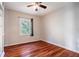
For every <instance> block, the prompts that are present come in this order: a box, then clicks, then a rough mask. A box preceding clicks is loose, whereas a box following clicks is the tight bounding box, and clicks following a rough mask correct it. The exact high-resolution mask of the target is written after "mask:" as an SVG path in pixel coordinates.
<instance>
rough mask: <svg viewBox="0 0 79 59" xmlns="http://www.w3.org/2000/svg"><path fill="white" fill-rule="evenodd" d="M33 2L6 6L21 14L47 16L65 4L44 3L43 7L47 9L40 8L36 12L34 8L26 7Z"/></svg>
mask: <svg viewBox="0 0 79 59" xmlns="http://www.w3.org/2000/svg"><path fill="white" fill-rule="evenodd" d="M31 3H32V2H5V3H4V6H5V8H7V9H12V10H15V11H19V12H24V13H28V14H32V15H39V16H41V15H45V14H47V13H49V12H51V11H54V10H56V9H58V8H60V7H63V6H64V4H65V2H42V4H43V5H46V6H47V9H43V8H39V10H38V11H35V10H34V8H33V7H29V8H28V7H26V6H27V5H29V4H31Z"/></svg>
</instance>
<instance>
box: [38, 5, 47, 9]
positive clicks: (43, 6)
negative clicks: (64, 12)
mask: <svg viewBox="0 0 79 59" xmlns="http://www.w3.org/2000/svg"><path fill="white" fill-rule="evenodd" d="M39 6H40V7H42V8H44V9H46V8H47V6H45V5H39Z"/></svg>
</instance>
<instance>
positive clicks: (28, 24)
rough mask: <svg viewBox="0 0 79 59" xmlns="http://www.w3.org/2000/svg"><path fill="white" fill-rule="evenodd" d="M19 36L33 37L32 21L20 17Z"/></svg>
mask: <svg viewBox="0 0 79 59" xmlns="http://www.w3.org/2000/svg"><path fill="white" fill-rule="evenodd" d="M20 34H21V35H28V36H33V19H27V18H24V17H20Z"/></svg>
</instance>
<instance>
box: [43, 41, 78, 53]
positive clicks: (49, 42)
mask: <svg viewBox="0 0 79 59" xmlns="http://www.w3.org/2000/svg"><path fill="white" fill-rule="evenodd" d="M42 41H45V42H47V43H50V44H53V45H56V46H59V47H62V48H65V49H67V50H70V51H73V52H75V53H79V52H78V51H76V50H72V49H70V48H67V47H65V46H62V45H60V44H56V43H53V42H50V41H46V40H42Z"/></svg>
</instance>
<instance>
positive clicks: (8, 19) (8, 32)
mask: <svg viewBox="0 0 79 59" xmlns="http://www.w3.org/2000/svg"><path fill="white" fill-rule="evenodd" d="M19 16H21V17H27V18H33V19H34V36H21V35H20V33H19V19H18V17H19ZM39 23H40V19H39V17H38V16H33V15H29V14H24V13H20V12H17V11H13V10H9V9H5V21H4V26H5V35H4V39H5V41H4V44H5V46H9V45H15V44H21V43H27V42H32V41H37V40H40V24H39Z"/></svg>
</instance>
